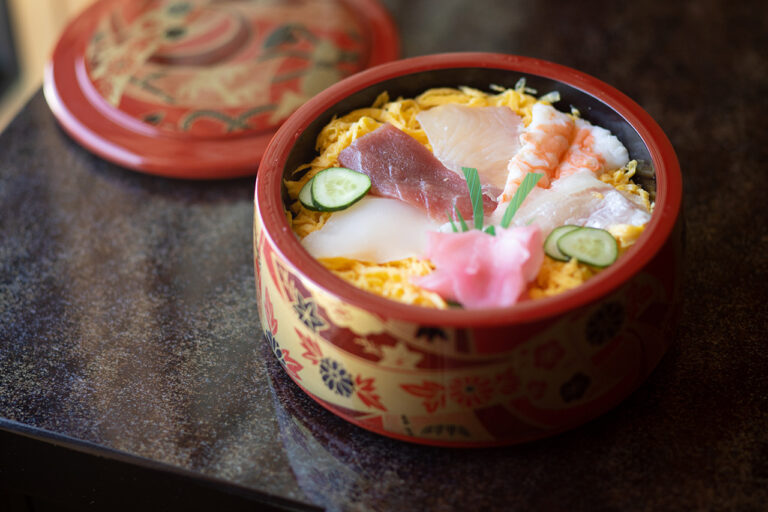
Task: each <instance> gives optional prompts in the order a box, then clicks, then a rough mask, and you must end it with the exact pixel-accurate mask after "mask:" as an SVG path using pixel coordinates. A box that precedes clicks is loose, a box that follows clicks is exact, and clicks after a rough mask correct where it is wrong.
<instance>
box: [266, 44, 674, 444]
mask: <svg viewBox="0 0 768 512" xmlns="http://www.w3.org/2000/svg"><path fill="white" fill-rule="evenodd" d="M521 77H525V79H526V80H527V84H528V85H529V86H531V87H533V88H535V89H537V90H538V91H539V93H543V92H548V91H551V90H557V91H559V92H560V95H561V97H562V100H561V102H560V103H559V104H558V105H557V106H559V107H560V108H561V109H563V108H565V109H567V108H568V106H569V105H573V106H575V107H577V108H578V109H579V110H580V112H581V113H582V116H583V117H584V118H586V119H588V120H590V121H592V122H594V123H595V124H598V125H600V126H604V127H606V128H608V129H610V130H611V131H612V132H613V133H615V134H617V136H618V137H619V138H620V139H621V140H622V142H623V143H624V145H625V146H626V147H627V149H628V150H629V152H630V157H631V158H634V159H637V160H641V161H643V162H644V163H645V164H646V165H647V166H649V167H650V168H652V169H653V170H654V171H655V179H656V189H657V195H656V205H655V210H654V214H653V217H652V220H651V221H650V223H649V224H648V226H647V227H646V230H645V231H644V233H643V235H642V236H641V238H640V240H639V241H638V243H637V244H636V245H635V246H633V247H632V248H630V249H629V250H628V251H627V252H626V253H625V254H623V255H622V256H621V258H620V259H619V261H618V262H617V263H615V264H614V265H612V266H611V267H609V268H608V269H606V270H604V271H603V272H601V273H599V274H598V275H596V276H595V277H593V278H592V279H590V280H589V281H588V282H587V283H585V284H583V285H582V286H580V287H578V288H577V289H574V290H571V291H569V292H566V293H563V294H561V295H558V296H555V297H551V298H547V299H540V300H532V301H526V302H523V303H520V304H518V305H516V306H514V307H511V308H505V309H488V310H481V311H477V310H431V309H426V308H421V307H416V306H408V305H404V304H400V303H396V302H393V301H389V300H387V299H384V298H380V297H378V296H375V295H372V294H369V293H366V292H364V291H361V290H359V289H357V288H355V287H353V286H352V285H350V284H347V283H346V282H344V281H342V280H340V279H339V278H337V277H336V276H334V275H332V274H331V273H330V272H328V271H326V270H325V269H324V268H323V267H322V265H321V264H320V263H319V262H317V261H316V260H315V259H314V258H312V257H311V256H310V255H309V253H308V252H306V251H305V250H304V248H303V247H302V246H301V244H300V243H299V241H298V239H297V237H296V236H295V235H294V234H293V233H292V231H291V228H290V226H289V225H288V222H287V221H286V216H285V213H284V211H285V210H284V208H285V206H284V202H283V201H284V198H285V197H286V196H285V191H284V186H283V178H284V177H285V176H286V175H287V174H288V173H290V172H291V171H293V170H294V169H295V168H296V167H297V166H298V165H299V164H301V163H303V162H308V161H310V160H311V159H312V158H313V156H314V144H315V139H316V137H317V135H318V133H319V131H320V129H321V128H322V127H323V126H324V125H325V124H326V123H327V122H328V121H329V120H330V119H331V118H332V117H333V116H334V115H340V114H343V113H346V112H349V111H351V110H353V109H355V108H360V107H365V106H369V105H370V104H371V103H372V102H373V100H374V99H375V98H376V97H377V96H378V95H379V94H380V93H381V92H383V91H388V92H389V94H390V96H391V97H398V96H403V97H413V96H415V95H417V94H419V93H420V92H423V91H424V90H426V89H428V88H431V87H445V86H460V85H467V86H470V87H476V88H479V89H483V90H487V89H488V87H489V86H490V85H491V84H496V85H501V86H505V87H511V86H513V85H514V84H515V83H516V82H517V81H518V79H519V78H521ZM681 192H682V180H681V175H680V168H679V164H678V162H677V158H676V156H675V153H674V150H673V149H672V146H671V144H670V143H669V140H668V139H667V138H666V136H665V135H664V133H663V132H662V131H661V129H660V128H659V126H658V125H657V124H656V123H655V122H654V121H653V119H651V117H650V116H649V115H648V114H647V113H646V112H645V111H643V110H642V109H641V108H640V107H639V106H638V105H637V104H636V103H634V102H633V101H632V100H630V99H629V98H628V97H626V96H625V95H623V94H622V93H620V92H619V91H617V90H616V89H614V88H612V87H611V86H609V85H607V84H605V83H603V82H601V81H599V80H597V79H595V78H593V77H590V76H588V75H585V74H584V73H581V72H578V71H575V70H573V69H569V68H566V67H563V66H560V65H557V64H553V63H549V62H545V61H541V60H537V59H531V58H525V57H518V56H511V55H497V54H486V53H458V54H441V55H430V56H425V57H418V58H413V59H407V60H402V61H397V62H394V63H390V64H384V65H381V66H378V67H375V68H372V69H370V70H367V71H364V72H362V73H359V74H356V75H353V76H351V77H349V78H347V79H345V80H343V81H342V82H339V83H338V84H336V85H334V86H333V87H330V88H329V89H327V90H325V91H324V92H323V93H321V94H319V95H318V96H316V97H314V98H313V99H312V100H310V101H309V102H307V103H306V104H305V105H304V106H302V107H301V108H300V109H299V110H298V111H296V113H294V114H293V115H292V116H291V117H290V118H289V119H288V120H287V121H286V123H285V124H284V125H283V126H282V127H281V128H280V130H279V131H278V132H277V134H276V136H275V138H274V139H273V140H272V142H271V144H270V145H269V147H268V149H267V151H266V154H265V156H264V159H263V160H262V162H261V166H260V168H259V173H258V177H257V180H256V194H255V206H256V207H255V222H254V249H255V265H256V275H257V294H258V303H259V316H260V319H261V323H262V327H263V330H264V333H265V335H266V339H267V340H268V342H269V343H270V345H271V347H272V350H273V352H274V354H275V356H276V357H277V358H278V360H279V361H280V363H281V364H282V365H283V367H284V368H285V370H286V372H287V373H288V374H289V375H290V376H291V378H292V379H293V380H294V381H295V382H296V383H297V384H298V385H299V386H300V387H301V388H302V389H303V390H304V391H305V392H307V393H308V394H309V395H310V396H311V397H312V398H314V399H315V400H317V401H318V402H319V403H320V404H322V405H323V406H324V407H326V408H327V409H329V410H330V411H332V412H333V413H335V414H337V415H339V416H341V417H342V418H344V419H346V420H348V421H350V422H352V423H355V424H356V425H359V426H361V427H363V428H366V429H369V430H372V431H374V432H378V433H380V434H383V435H387V436H390V437H394V438H398V439H403V440H407V441H412V442H417V443H424V444H433V445H443V446H490V445H503V444H511V443H518V442H523V441H527V440H532V439H537V438H542V437H546V436H550V435H553V434H556V433H558V432H562V431H564V430H566V429H569V428H572V427H574V426H576V425H579V424H582V423H584V422H586V421H588V420H590V419H592V418H594V417H596V416H598V415H599V414H601V413H603V412H605V411H607V410H609V409H610V408H612V407H613V406H615V405H616V404H618V403H619V402H620V401H621V400H622V399H624V398H625V397H626V396H627V395H629V393H631V392H632V391H633V390H634V389H635V388H636V387H637V386H639V385H640V383H641V382H642V381H643V380H644V378H645V377H646V376H647V375H648V374H649V373H650V371H651V370H652V369H653V368H654V367H655V366H656V364H657V363H658V361H659V359H660V358H661V356H662V355H663V354H664V352H665V351H666V349H667V347H668V346H669V343H670V342H671V340H672V336H673V333H674V326H675V318H676V316H677V310H678V300H679V294H680V291H679V290H680V275H681V274H680V272H679V267H680V265H681V262H682V256H681V251H682V229H681V228H682V220H681V217H680V206H681V205H680V203H681Z"/></svg>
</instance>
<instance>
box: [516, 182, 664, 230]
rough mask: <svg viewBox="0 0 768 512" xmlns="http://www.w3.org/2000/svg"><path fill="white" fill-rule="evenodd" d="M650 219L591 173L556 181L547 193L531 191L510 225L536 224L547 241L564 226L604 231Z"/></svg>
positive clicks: (648, 214) (641, 208) (633, 203)
mask: <svg viewBox="0 0 768 512" xmlns="http://www.w3.org/2000/svg"><path fill="white" fill-rule="evenodd" d="M650 219H651V214H650V213H648V212H647V211H646V210H645V208H643V207H641V206H639V205H637V204H636V203H635V202H634V201H632V200H631V199H629V198H628V197H627V196H626V195H624V194H623V193H621V192H620V191H618V190H616V189H615V188H613V187H612V186H611V185H609V184H607V183H604V182H602V181H600V180H599V179H597V178H596V177H595V176H594V174H592V172H590V171H579V172H577V173H574V174H571V175H570V176H567V177H564V178H561V179H559V180H556V181H555V182H554V183H553V184H552V186H551V187H550V188H548V189H540V188H537V189H534V190H532V191H531V193H530V194H529V195H528V197H527V198H526V200H525V201H524V202H523V204H522V206H521V207H520V209H519V210H518V211H517V213H516V214H515V217H514V219H513V221H512V224H513V225H516V226H525V225H528V224H529V223H531V222H533V223H535V224H537V225H538V226H539V227H540V228H541V230H542V232H543V233H544V236H545V237H546V236H547V235H548V234H549V233H550V232H551V231H552V230H553V229H554V228H556V227H558V226H562V225H564V224H574V225H577V226H589V227H593V228H601V229H606V228H608V227H610V226H613V225H616V224H629V225H632V226H642V225H644V224H646V223H647V222H648V221H649V220H650Z"/></svg>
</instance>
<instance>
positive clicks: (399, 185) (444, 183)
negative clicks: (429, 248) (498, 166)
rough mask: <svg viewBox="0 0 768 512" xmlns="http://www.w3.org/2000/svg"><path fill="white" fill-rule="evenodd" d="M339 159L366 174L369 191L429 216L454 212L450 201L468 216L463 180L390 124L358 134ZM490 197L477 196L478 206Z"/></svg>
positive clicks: (486, 206)
mask: <svg viewBox="0 0 768 512" xmlns="http://www.w3.org/2000/svg"><path fill="white" fill-rule="evenodd" d="M339 163H340V164H341V165H343V166H344V167H347V168H349V169H354V170H356V171H360V172H362V173H365V174H367V175H368V176H369V177H370V178H371V193H372V194H374V195H377V196H383V197H391V198H394V199H399V200H401V201H405V202H406V203H409V204H412V205H413V206H416V207H418V208H421V209H423V210H426V212H427V215H429V216H430V217H431V218H433V219H437V220H440V219H443V220H445V218H446V212H448V211H450V212H451V215H454V213H453V211H454V205H456V206H457V207H458V209H459V211H460V212H461V215H462V216H463V217H464V218H465V219H468V218H471V217H472V202H471V201H470V199H469V191H468V190H467V182H466V180H464V178H462V177H461V176H459V175H457V174H456V173H455V172H453V171H451V170H450V169H448V168H447V167H445V166H444V165H443V164H442V163H440V161H439V160H438V159H437V158H435V156H434V155H433V154H432V153H430V151H429V150H428V149H427V148H425V147H424V146H422V145H421V144H420V143H419V142H418V141H417V140H416V139H414V138H413V137H411V136H410V135H408V134H407V133H405V132H403V131H402V130H398V129H397V128H395V127H394V126H392V125H391V124H385V125H384V126H382V127H381V128H378V129H376V130H374V131H373V132H371V133H369V134H367V135H364V136H362V137H360V138H359V139H357V140H355V141H354V142H353V143H352V144H350V145H349V147H347V148H346V149H344V150H343V151H342V152H341V153H339ZM494 208H496V200H495V199H493V198H491V197H488V196H486V195H483V211H484V212H485V214H486V215H487V214H489V213H491V212H492V211H493V210H494Z"/></svg>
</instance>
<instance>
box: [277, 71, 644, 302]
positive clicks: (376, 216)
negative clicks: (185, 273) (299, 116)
mask: <svg viewBox="0 0 768 512" xmlns="http://www.w3.org/2000/svg"><path fill="white" fill-rule="evenodd" d="M492 91H493V92H483V91H480V90H476V89H471V88H467V87H461V88H438V89H430V90H428V91H426V92H424V93H423V94H421V95H419V96H417V97H416V98H413V99H403V98H398V99H396V100H390V98H389V96H388V95H387V94H386V93H384V94H382V95H380V96H379V97H378V98H377V99H376V101H375V102H374V104H373V105H372V106H371V107H369V108H362V109H358V110H355V111H353V112H350V113H348V114H346V115H344V116H341V117H337V118H334V119H333V120H332V121H331V122H330V123H329V124H328V125H327V126H325V127H324V128H323V129H322V131H321V132H320V134H319V136H318V137H317V143H316V149H317V156H316V157H315V158H314V159H313V160H312V161H311V162H308V163H305V164H303V165H301V166H300V167H299V168H297V169H296V170H295V171H294V173H293V174H292V175H291V176H290V177H289V179H287V180H286V181H285V185H286V188H287V191H288V195H289V197H290V199H291V202H290V204H289V205H288V208H287V216H288V220H289V222H290V224H291V227H292V229H293V231H294V232H295V234H296V235H297V236H298V237H299V239H300V240H301V242H302V244H303V245H304V247H305V248H306V249H307V250H308V251H309V252H310V254H312V255H313V256H314V257H316V258H318V260H319V261H320V262H321V263H322V264H323V265H324V266H325V267H326V268H327V269H328V270H329V271H330V272H333V273H334V274H336V275H337V276H339V277H341V278H342V279H344V280H346V281H348V282H350V283H352V284H353V285H354V286H357V287H358V288H361V289H363V290H366V291H368V292H371V293H375V294H378V295H381V296H383V297H386V298H389V299H392V300H397V301H400V302H404V303H407V304H413V305H419V306H425V307H434V308H449V307H466V308H484V307H505V306H511V305H513V304H515V303H517V302H519V301H522V300H531V299H538V298H541V297H547V296H551V295H555V294H558V293H562V292H564V291H566V290H569V289H572V288H574V287H576V286H578V285H580V284H582V283H583V282H585V281H586V280H588V279H589V278H590V277H592V276H593V275H595V274H596V273H597V272H599V271H600V270H601V269H602V268H605V267H606V266H609V265H610V264H612V263H613V261H614V260H615V259H616V258H617V257H619V256H620V254H621V253H622V252H624V251H626V249H627V248H628V247H630V246H631V245H633V244H634V243H635V241H636V240H637V238H638V237H639V236H640V234H641V233H642V231H643V229H644V227H645V225H646V224H647V222H648V221H649V220H650V216H651V213H652V210H653V203H652V202H651V197H650V196H649V193H648V191H646V190H644V189H643V188H642V187H640V186H639V185H637V184H635V183H634V182H633V181H632V177H633V176H634V174H635V172H636V166H637V164H636V162H634V161H630V160H629V156H628V152H627V150H626V148H625V147H624V146H623V145H622V143H621V142H620V141H619V140H618V138H616V137H615V136H614V135H613V134H611V133H610V132H609V131H608V130H605V129H604V128H601V127H599V126H595V125H593V124H591V123H589V122H588V121H586V120H584V119H581V118H580V116H579V113H578V111H576V110H575V109H572V112H570V113H564V112H560V111H559V110H557V109H555V108H554V107H553V106H552V103H553V102H556V101H557V100H558V95H557V94H556V93H549V94H546V95H544V96H542V97H540V98H537V97H536V96H535V95H534V94H535V92H534V91H531V90H530V89H527V88H526V87H525V84H524V82H523V81H521V82H519V83H518V84H517V85H516V86H515V87H514V88H509V89H503V88H500V87H493V88H492Z"/></svg>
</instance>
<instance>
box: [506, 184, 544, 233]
mask: <svg viewBox="0 0 768 512" xmlns="http://www.w3.org/2000/svg"><path fill="white" fill-rule="evenodd" d="M542 177H544V175H543V174H539V173H535V174H534V173H528V174H526V175H525V178H523V182H522V183H521V184H520V186H519V187H517V190H516V191H515V195H514V196H512V200H511V201H510V202H509V204H508V205H507V209H506V210H505V211H504V216H503V217H502V218H501V227H503V228H504V229H506V228H508V227H509V223H510V222H512V217H514V216H515V213H517V210H518V209H519V208H520V205H522V204H523V201H525V198H526V197H528V194H530V193H531V190H533V188H534V187H535V186H536V184H537V183H538V182H539V180H540V179H541V178H542Z"/></svg>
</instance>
